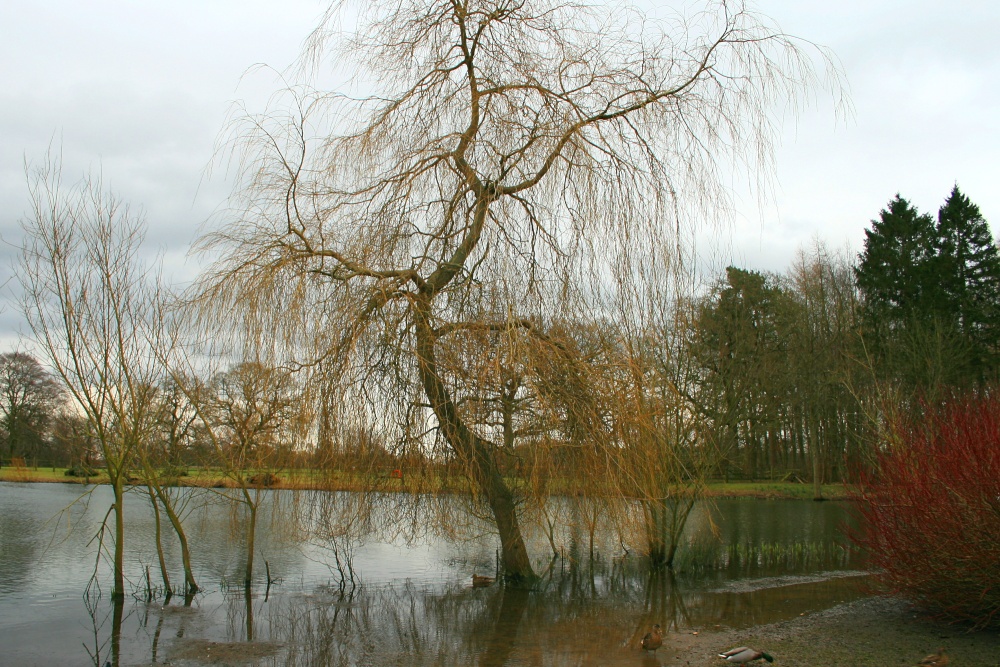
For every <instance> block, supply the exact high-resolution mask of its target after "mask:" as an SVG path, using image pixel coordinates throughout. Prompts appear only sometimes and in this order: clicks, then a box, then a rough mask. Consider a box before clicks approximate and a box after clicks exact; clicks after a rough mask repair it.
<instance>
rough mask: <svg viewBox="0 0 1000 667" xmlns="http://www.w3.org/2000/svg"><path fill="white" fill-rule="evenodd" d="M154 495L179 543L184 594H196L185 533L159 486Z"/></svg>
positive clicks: (196, 585)
mask: <svg viewBox="0 0 1000 667" xmlns="http://www.w3.org/2000/svg"><path fill="white" fill-rule="evenodd" d="M156 494H157V496H158V497H159V498H160V502H162V503H163V510H164V511H165V512H166V513H167V518H168V519H169V520H170V525H171V526H173V528H174V533H176V534H177V539H178V541H179V542H180V543H181V562H182V563H183V564H184V593H185V594H190V593H196V592H198V584H197V583H195V580H194V571H193V570H192V569H191V549H190V548H189V547H188V540H187V533H185V532H184V525H183V524H182V523H181V519H180V517H179V516H177V512H176V511H175V510H174V506H173V503H172V502H170V499H169V498H167V497H166V494H165V493H164V491H163V489H162V488H160V487H159V486H158V487H156Z"/></svg>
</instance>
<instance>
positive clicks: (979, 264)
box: [934, 185, 1000, 379]
mask: <svg viewBox="0 0 1000 667" xmlns="http://www.w3.org/2000/svg"><path fill="white" fill-rule="evenodd" d="M935 253H936V257H935V271H934V274H935V275H934V283H935V284H936V285H939V286H940V287H939V292H940V294H939V303H938V304H936V309H937V311H938V312H939V313H940V314H941V315H942V316H943V317H944V318H946V320H947V321H948V322H950V323H952V324H953V326H954V327H955V328H956V330H957V331H958V332H959V334H960V336H961V338H962V340H963V342H964V344H965V346H966V347H967V348H968V350H969V352H970V359H969V361H970V363H971V365H972V369H971V370H972V372H973V373H975V374H977V375H979V376H980V378H981V377H982V376H983V375H985V374H987V373H989V372H990V370H991V369H992V367H993V366H994V365H995V357H996V347H997V340H998V338H1000V252H998V251H997V247H996V245H995V244H994V242H993V235H992V234H991V233H990V229H989V226H988V225H987V223H986V220H985V219H984V218H983V216H982V213H980V211H979V207H978V206H976V205H975V204H973V203H972V202H971V201H970V200H969V198H968V197H967V196H965V195H964V194H962V192H961V191H960V190H959V189H958V185H955V187H954V188H952V191H951V194H950V195H949V196H948V199H947V200H946V201H945V203H944V206H942V207H941V209H940V210H939V211H938V222H937V228H936V239H935ZM977 379H978V378H977Z"/></svg>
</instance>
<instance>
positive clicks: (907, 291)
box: [854, 194, 938, 329]
mask: <svg viewBox="0 0 1000 667" xmlns="http://www.w3.org/2000/svg"><path fill="white" fill-rule="evenodd" d="M934 240H935V232H934V221H933V219H932V218H931V217H930V216H929V215H927V214H922V213H919V212H918V211H917V209H916V208H914V207H913V206H911V205H910V203H909V202H908V201H906V200H905V199H903V198H902V197H900V196H899V195H898V194H897V195H896V197H895V198H894V199H893V200H892V201H890V202H889V206H888V208H885V209H883V210H882V211H881V213H880V214H879V219H878V220H872V226H871V229H866V230H865V249H864V252H862V253H861V255H860V257H859V260H860V261H859V264H858V266H857V268H855V270H854V271H855V280H856V282H857V286H858V289H859V290H860V292H861V296H862V302H863V307H864V311H865V319H866V320H867V321H868V324H869V325H872V326H873V327H874V328H875V329H882V328H883V327H888V328H889V329H896V328H899V327H901V326H903V324H904V323H905V322H906V321H907V320H909V319H911V318H914V317H918V318H919V317H921V316H922V315H926V314H929V313H930V311H931V310H932V308H933V303H934V302H935V301H937V300H938V299H937V298H936V297H937V295H936V289H935V287H934V283H933V282H932V281H931V280H930V275H931V273H932V264H933V257H934Z"/></svg>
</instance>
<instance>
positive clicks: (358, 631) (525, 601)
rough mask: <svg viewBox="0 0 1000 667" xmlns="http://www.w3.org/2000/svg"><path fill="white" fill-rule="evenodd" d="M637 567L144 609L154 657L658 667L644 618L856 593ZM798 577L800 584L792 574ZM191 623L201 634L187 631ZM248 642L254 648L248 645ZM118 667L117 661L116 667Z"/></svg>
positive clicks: (716, 620)
mask: <svg viewBox="0 0 1000 667" xmlns="http://www.w3.org/2000/svg"><path fill="white" fill-rule="evenodd" d="M641 570H642V568H641V567H639V566H638V564H636V567H632V566H631V565H629V564H617V565H612V566H607V567H606V566H604V565H601V564H598V565H597V566H595V567H594V568H590V567H573V568H570V569H568V570H567V571H565V572H563V573H562V574H558V575H556V576H555V577H553V578H552V579H551V580H550V581H549V582H548V583H547V585H545V586H542V587H540V588H539V589H537V590H533V591H525V590H515V589H510V588H505V587H502V586H498V585H497V586H492V587H490V588H472V586H471V583H470V584H469V585H457V584H456V585H452V586H449V587H445V588H444V589H428V588H425V587H419V586H415V585H412V584H403V585H383V586H362V587H360V588H359V589H356V590H355V591H354V593H353V594H341V593H339V592H337V591H336V589H324V588H319V589H317V590H315V591H313V592H310V593H282V594H280V595H275V596H272V597H271V598H270V599H269V600H264V599H263V597H262V596H258V597H245V596H243V595H242V594H240V595H235V594H234V595H229V596H226V598H225V602H224V604H223V607H224V616H225V622H224V624H223V625H224V627H217V628H215V629H214V631H213V630H212V629H211V628H212V621H213V617H214V616H215V615H216V614H217V611H213V610H212V609H211V608H208V607H202V608H200V609H198V608H196V609H195V610H194V612H193V614H192V615H188V614H179V613H176V611H175V610H172V609H171V608H170V607H163V608H162V609H159V610H157V609H156V608H155V607H154V608H151V611H150V612H149V614H148V618H147V619H146V620H145V623H146V624H147V625H148V626H152V627H153V630H152V631H151V632H150V635H149V637H150V640H149V641H150V647H149V651H148V653H147V655H149V656H151V660H152V661H153V662H156V661H158V660H171V661H181V660H188V661H193V662H194V664H200V663H208V662H211V661H220V662H225V658H224V656H226V655H230V656H233V655H238V656H241V658H246V660H247V664H253V665H297V666H302V667H306V666H309V667H312V666H320V665H358V664H378V665H479V666H481V667H498V666H500V665H552V666H562V665H608V664H618V663H622V664H636V663H637V662H638V663H640V664H642V661H645V662H646V663H648V664H660V662H659V661H660V660H661V659H662V658H661V657H660V656H657V655H645V656H643V655H642V654H641V652H640V651H639V650H638V643H639V638H640V637H641V636H642V634H643V633H645V632H646V631H647V630H648V628H649V626H650V625H651V624H652V623H654V622H655V623H659V624H660V625H661V626H663V627H664V628H665V629H666V630H667V633H668V639H669V634H670V633H678V632H689V631H691V630H692V629H702V628H706V627H714V626H716V625H729V626H734V625H735V626H744V625H750V624H754V623H761V622H770V621H774V620H778V619H781V618H791V617H793V616H797V615H798V614H799V613H803V612H804V611H810V610H813V609H816V608H817V607H818V606H820V607H821V606H823V605H829V604H831V603H832V602H834V601H839V600H848V599H852V598H853V597H857V596H859V595H861V593H860V592H859V590H858V586H857V583H858V581H857V578H856V577H848V576H839V577H831V576H827V575H824V576H814V577H812V578H809V579H807V580H798V579H796V578H775V579H761V580H756V581H755V582H751V585H749V586H747V587H745V588H746V590H743V589H741V588H740V587H736V588H734V589H727V588H720V589H711V590H702V589H699V588H698V587H697V586H696V585H695V584H694V582H689V581H684V580H683V579H682V578H678V577H676V576H671V575H670V574H669V573H662V574H653V575H650V574H648V573H645V574H644V573H642V571H641ZM799 579H806V578H799ZM192 625H195V626H197V627H198V628H199V629H200V632H198V633H190V632H188V630H189V628H190V627H191V626H192ZM247 642H254V643H253V644H248V643H247ZM115 664H117V663H115Z"/></svg>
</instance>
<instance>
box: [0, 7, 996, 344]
mask: <svg viewBox="0 0 1000 667" xmlns="http://www.w3.org/2000/svg"><path fill="white" fill-rule="evenodd" d="M655 1H656V2H657V4H660V5H663V4H667V3H664V2H662V0H655ZM685 4H686V5H690V4H691V0H687V2H685ZM324 7H325V5H324V3H323V2H320V1H319V0H283V1H282V2H275V1H271V2H265V1H264V0H171V1H170V2H155V1H153V0H143V1H139V0H131V1H130V0H88V1H87V2H69V1H68V0H47V1H46V2H17V3H15V2H7V3H3V4H2V5H0V25H2V26H3V27H4V30H3V32H4V38H3V39H2V40H0V62H2V63H3V76H2V86H0V138H2V139H0V234H2V237H3V240H4V242H5V244H4V246H3V256H2V257H0V262H2V263H0V276H3V278H4V279H6V278H8V277H9V276H10V274H11V268H10V267H11V259H12V257H13V255H14V254H15V252H16V248H17V246H18V245H19V236H20V232H19V222H18V221H19V219H20V218H22V217H23V216H24V214H25V211H26V208H27V189H26V186H25V179H24V162H25V160H26V159H27V160H29V161H32V160H34V161H38V160H40V159H42V158H43V157H44V154H45V152H46V149H47V147H48V146H49V145H50V143H53V142H54V143H55V145H56V146H59V147H61V150H62V154H63V158H64V164H65V171H66V172H67V175H68V176H76V175H78V174H81V173H82V172H83V171H84V170H86V169H88V168H91V169H100V171H101V172H102V174H103V177H104V179H105V182H106V183H107V184H109V185H110V187H111V188H112V189H113V190H115V191H116V192H117V193H118V194H120V195H121V196H122V197H123V198H125V199H127V200H128V201H130V202H131V203H132V204H134V205H139V206H141V207H142V208H143V209H144V211H145V213H146V218H147V220H148V222H149V225H150V233H149V240H150V241H151V242H152V243H153V244H154V245H155V246H156V247H158V248H160V249H161V250H162V251H163V252H164V254H165V257H166V261H167V266H168V270H169V271H171V272H174V273H175V274H176V275H177V276H185V275H189V274H190V268H189V267H190V264H188V265H187V267H188V268H185V254H186V252H187V249H188V246H189V245H190V243H191V241H192V240H193V239H194V238H195V236H196V235H197V233H198V230H199V226H200V225H202V224H203V223H204V222H205V221H206V220H207V219H208V218H209V217H210V216H211V215H212V212H213V211H214V210H217V209H218V208H219V207H221V206H222V205H223V204H224V202H225V196H226V194H227V189H226V186H225V180H224V178H222V177H220V176H219V175H218V174H217V173H216V174H214V175H213V176H212V177H211V178H206V174H205V171H206V168H207V167H208V165H209V164H210V163H211V161H212V155H213V150H214V147H215V143H216V140H217V137H218V136H219V133H220V130H221V128H222V126H223V123H224V121H225V119H226V115H227V112H228V111H229V110H230V107H231V104H232V102H233V101H234V100H247V101H248V102H249V104H250V105H251V106H252V107H254V108H260V104H261V103H262V101H263V100H265V99H266V96H267V94H268V93H269V92H271V91H273V90H274V89H276V88H277V87H278V86H279V83H278V81H277V80H276V78H275V76H274V75H273V73H270V72H268V71H263V70H255V71H249V72H248V70H250V68H252V67H253V66H254V65H255V64H258V63H265V64H267V65H270V66H272V67H274V68H275V69H277V70H282V69H284V68H286V67H287V66H288V65H290V64H291V63H292V62H293V60H294V59H295V57H296V56H297V55H298V53H299V50H300V47H301V45H302V41H303V39H304V38H305V37H306V36H307V34H308V33H309V31H310V30H311V28H313V27H314V26H315V23H316V20H317V17H318V16H319V15H320V14H321V12H322V11H323V9H324ZM756 7H757V9H758V10H759V11H761V12H762V13H764V14H766V15H768V16H770V17H771V18H773V19H774V20H775V21H777V23H778V24H779V25H780V27H781V28H782V29H783V30H784V31H785V32H787V33H791V34H794V35H797V36H800V37H803V38H806V39H809V40H811V41H813V42H816V43H819V44H822V45H824V46H827V47H829V48H831V49H832V50H833V52H834V53H835V54H836V55H837V56H838V57H839V59H840V60H841V62H842V64H843V68H844V71H845V73H846V77H847V81H848V84H849V88H850V93H851V100H852V103H853V107H854V111H853V114H852V116H851V117H849V118H846V119H841V120H839V121H838V120H837V119H836V118H835V116H834V113H833V110H832V106H831V105H830V104H829V103H828V102H825V101H822V98H820V100H821V101H820V102H819V103H818V104H817V105H816V106H815V107H814V108H812V109H809V110H807V111H806V112H805V113H804V114H803V115H802V116H801V117H800V119H799V121H798V123H796V124H795V125H789V126H788V127H787V131H786V132H785V135H784V140H783V145H782V148H781V150H780V152H779V157H778V164H777V181H776V196H775V198H774V199H773V201H772V202H770V203H769V204H768V205H767V206H766V207H765V208H764V209H763V210H759V209H758V207H757V206H756V204H755V203H754V202H743V204H742V205H741V206H740V210H739V214H738V215H737V219H736V221H735V223H734V224H733V226H731V227H729V228H727V229H725V230H723V231H722V232H721V234H722V235H723V236H724V238H722V239H721V240H722V241H723V242H724V243H725V244H726V245H727V247H728V248H729V252H730V256H731V261H732V262H733V263H736V264H738V265H740V266H743V267H746V268H751V269H759V270H769V271H783V270H785V269H786V268H787V266H788V264H789V262H790V261H791V260H792V258H793V257H794V254H795V252H796V250H797V249H798V248H800V247H802V246H804V245H808V244H810V243H811V242H812V240H813V239H814V238H818V239H821V240H823V241H825V242H826V243H827V244H828V245H830V246H832V247H835V248H840V247H848V248H850V250H851V251H852V252H857V251H858V250H860V249H861V246H862V243H863V239H864V231H863V230H864V228H865V227H866V226H867V225H868V224H869V221H870V220H871V219H872V218H874V217H876V216H877V215H878V212H879V210H880V209H881V208H882V207H884V206H885V205H886V203H887V202H888V201H889V199H890V198H892V196H893V195H895V194H896V193H897V192H898V193H900V194H902V195H903V196H904V197H906V198H908V199H910V201H911V202H913V203H914V204H915V205H916V206H917V207H918V208H920V209H921V210H923V211H927V212H930V213H935V212H936V211H937V208H938V207H939V206H940V205H941V203H942V202H943V200H944V198H945V197H946V196H947V195H948V192H949V191H950V189H951V187H952V185H953V184H954V183H956V182H957V183H958V184H959V185H960V186H961V188H962V190H963V191H964V192H965V193H966V194H967V195H968V196H969V197H970V198H971V199H972V200H973V201H974V202H976V203H977V204H979V206H980V208H981V209H982V211H983V214H984V215H985V217H986V219H987V220H988V221H990V222H991V223H992V226H993V228H994V230H996V229H1000V189H998V184H1000V166H998V165H997V161H998V156H1000V131H998V129H997V122H998V119H1000V108H998V107H1000V85H998V84H1000V46H998V45H997V44H998V43H997V41H996V37H995V32H996V29H997V27H998V26H1000V3H994V2H985V1H982V0H975V1H973V0H965V1H953V2H949V3H943V2H939V1H931V0H926V1H914V0H909V1H906V2H904V1H903V0H841V2H839V3H834V4H829V3H822V4H821V3H810V2H802V1H801V0H759V1H758V2H757V3H756ZM8 287H9V286H8ZM19 320H20V316H19V314H18V312H17V308H16V306H15V305H14V304H8V305H7V306H6V308H5V310H4V311H3V312H2V313H0V347H9V345H6V344H5V342H9V341H11V334H10V332H12V331H14V330H16V329H17V328H18V327H19V326H20V325H19Z"/></svg>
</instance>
